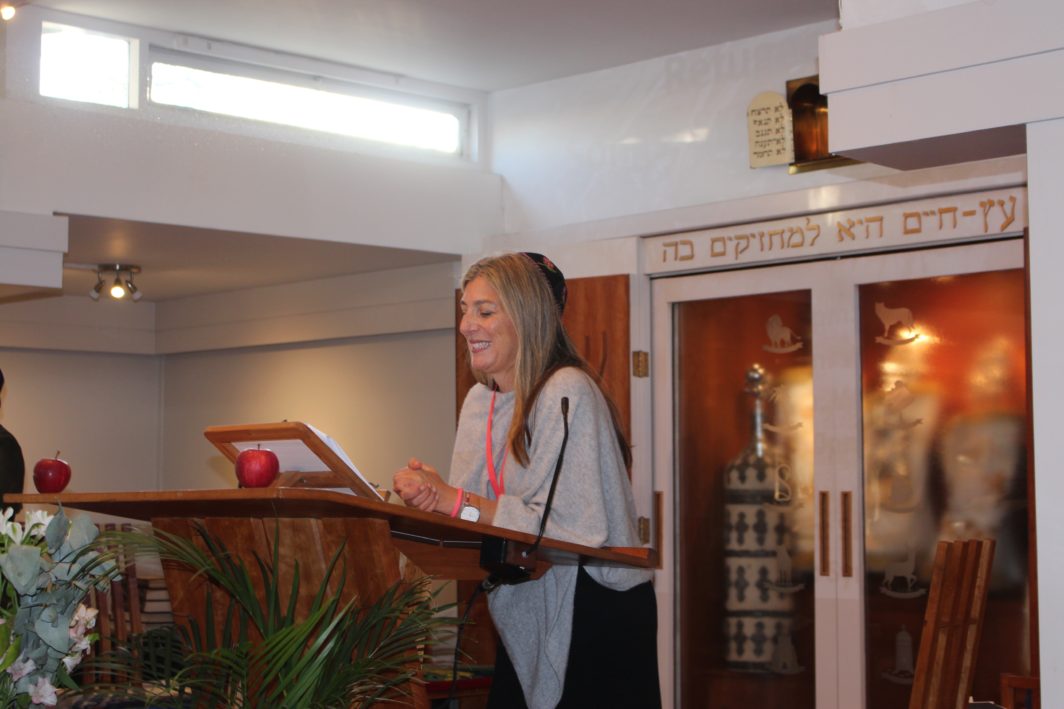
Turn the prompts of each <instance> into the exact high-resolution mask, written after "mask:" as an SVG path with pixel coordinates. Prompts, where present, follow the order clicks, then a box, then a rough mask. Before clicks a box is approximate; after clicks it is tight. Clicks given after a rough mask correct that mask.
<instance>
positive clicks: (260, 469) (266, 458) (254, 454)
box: [236, 448, 281, 487]
mask: <svg viewBox="0 0 1064 709" xmlns="http://www.w3.org/2000/svg"><path fill="white" fill-rule="evenodd" d="M280 469H281V464H280V462H279V461H278V460H277V454H276V453H274V452H273V451H272V450H270V449H268V448H248V449H247V450H244V451H240V455H238V456H237V457H236V479H237V480H239V481H240V487H267V486H268V485H269V484H270V483H272V482H273V480H274V478H276V477H277V473H278V471H279V470H280Z"/></svg>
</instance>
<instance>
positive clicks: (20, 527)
mask: <svg viewBox="0 0 1064 709" xmlns="http://www.w3.org/2000/svg"><path fill="white" fill-rule="evenodd" d="M98 533H99V532H98V530H97V529H96V527H95V525H93V524H92V522H91V521H90V520H89V519H88V518H87V517H77V518H75V519H74V520H73V521H71V520H70V519H68V518H67V516H66V515H65V514H64V513H63V510H62V508H60V509H59V512H58V513H57V514H55V515H51V514H49V513H47V512H44V511H40V510H33V511H28V512H27V513H26V515H25V521H24V522H21V523H20V522H17V521H15V520H14V513H13V511H12V510H11V508H7V509H4V510H3V512H2V513H0V707H2V708H6V707H20V708H22V707H28V706H31V705H32V706H35V707H39V706H54V705H55V704H56V702H57V701H58V697H57V695H56V689H57V687H59V686H66V687H70V688H75V687H76V685H75V684H74V682H73V680H71V679H70V673H71V672H72V671H73V669H74V667H76V666H77V665H78V664H79V663H80V662H81V660H82V658H83V657H84V656H85V654H86V653H87V652H88V650H89V647H90V646H91V644H92V642H93V641H94V640H95V639H96V634H95V633H94V632H92V630H93V627H94V626H95V624H96V611H95V609H89V608H87V607H86V606H85V605H84V603H83V601H84V599H85V596H86V595H87V594H88V592H89V590H90V589H91V588H92V587H93V586H94V585H98V586H100V587H101V588H102V587H103V585H104V584H105V583H108V582H109V581H110V580H111V577H113V576H114V575H115V573H116V567H115V565H114V563H113V561H111V560H109V559H108V558H106V557H105V556H101V555H100V554H98V553H97V552H96V551H95V550H94V549H93V542H94V540H95V539H96V536H97V534H98Z"/></svg>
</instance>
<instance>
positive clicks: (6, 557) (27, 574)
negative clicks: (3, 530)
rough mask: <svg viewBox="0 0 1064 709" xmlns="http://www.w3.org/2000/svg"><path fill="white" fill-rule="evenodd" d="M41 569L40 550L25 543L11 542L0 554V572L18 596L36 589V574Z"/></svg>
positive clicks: (25, 594) (26, 594)
mask: <svg viewBox="0 0 1064 709" xmlns="http://www.w3.org/2000/svg"><path fill="white" fill-rule="evenodd" d="M40 571H41V550H40V548H39V547H35V546H28V545H26V544H12V545H11V546H10V547H8V549H7V551H6V552H4V553H3V554H0V572H2V573H3V574H4V578H6V579H7V580H8V581H9V582H10V583H11V585H12V586H14V587H15V590H16V591H17V592H18V593H19V595H20V596H28V595H30V594H32V593H33V592H34V591H36V590H37V576H38V575H39V574H40Z"/></svg>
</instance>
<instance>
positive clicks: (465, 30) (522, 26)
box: [32, 0, 838, 91]
mask: <svg viewBox="0 0 1064 709" xmlns="http://www.w3.org/2000/svg"><path fill="white" fill-rule="evenodd" d="M32 2H33V4H34V5H38V6H42V7H50V8H53V9H56V10H63V11H66V12H72V13H77V14H81V15H88V16H90V17H99V18H104V19H109V20H117V21H121V22H126V23H130V24H136V25H142V26H145V27H153V28H157V29H164V30H169V31H172V32H180V33H185V34H193V35H197V36H201V37H207V38H212V39H219V40H226V41H230V42H237V43H240V44H247V45H251V46H257V47H265V48H269V49H277V50H281V51H285V52H289V53H292V54H299V55H304V56H309V57H315V58H318V59H328V60H331V61H335V62H339V63H342V64H348V65H352V66H360V67H365V68H369V69H375V70H378V71H384V72H388V73H395V74H401V75H405V76H411V77H414V78H418V79H426V80H430V81H436V82H440V83H444V84H451V85H454V86H461V87H465V88H473V89H481V90H485V91H494V90H498V89H505V88H512V87H515V86H522V85H524V84H530V83H534V82H538V81H546V80H548V79H556V78H559V77H562V76H571V75H573V74H581V73H584V72H588V71H593V70H596V69H603V68H606V67H611V66H619V65H622V64H629V63H631V62H636V61H641V60H644V59H650V58H653V57H661V56H665V55H668V54H675V53H676V52H682V51H685V50H688V49H696V48H698V47H708V46H711V45H714V44H720V43H722V42H727V41H730V40H734V39H741V38H744V37H753V36H755V35H759V34H766V33H768V32H774V31H776V30H782V29H786V28H789V27H797V26H800V25H805V24H811V23H814V22H820V21H822V20H828V19H832V18H837V17H838V0H524V1H523V2H522V1H521V0H32Z"/></svg>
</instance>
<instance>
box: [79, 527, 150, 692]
mask: <svg viewBox="0 0 1064 709" xmlns="http://www.w3.org/2000/svg"><path fill="white" fill-rule="evenodd" d="M114 529H115V525H113V524H107V525H104V526H103V531H114ZM131 529H132V527H131V526H130V525H128V524H123V525H122V531H130V530H131ZM117 564H118V566H119V568H120V569H121V570H122V571H121V576H120V577H119V578H116V579H115V580H114V581H112V582H111V585H110V587H109V588H108V589H107V590H104V591H99V590H95V589H94V590H92V591H90V593H89V597H88V599H87V605H89V606H90V607H92V608H95V609H96V610H97V611H99V615H97V616H96V632H97V633H99V635H100V639H99V640H98V641H97V642H96V646H95V647H94V648H93V654H103V653H107V652H109V651H111V650H113V649H115V648H116V647H122V646H123V645H125V644H126V643H127V642H128V640H129V637H130V635H133V634H137V635H140V634H142V633H143V632H144V623H143V621H142V619H141V615H140V611H141V608H140V605H141V604H140V587H139V585H138V583H137V565H136V561H135V560H134V559H119V560H118V561H117ZM91 666H92V663H88V664H87V665H86V667H85V672H86V675H88V676H87V677H86V680H88V681H89V682H92V681H96V680H100V681H104V682H106V681H108V680H109V679H110V678H109V677H107V676H101V677H96V676H95V675H94V673H93V670H92V669H91Z"/></svg>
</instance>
